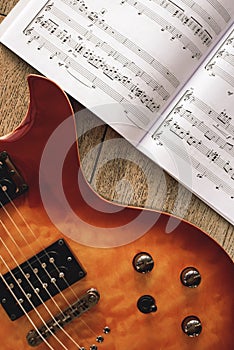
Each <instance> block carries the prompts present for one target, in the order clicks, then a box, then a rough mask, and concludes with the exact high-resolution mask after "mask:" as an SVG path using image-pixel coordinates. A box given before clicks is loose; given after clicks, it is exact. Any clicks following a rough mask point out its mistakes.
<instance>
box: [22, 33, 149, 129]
mask: <svg viewBox="0 0 234 350" xmlns="http://www.w3.org/2000/svg"><path fill="white" fill-rule="evenodd" d="M26 30H27V35H31V37H30V39H29V40H28V43H29V44H31V43H32V42H33V41H34V40H35V41H37V42H38V49H39V50H40V49H42V48H43V49H46V50H47V51H48V52H49V55H50V56H49V58H50V59H54V58H57V59H58V65H59V66H60V67H61V68H62V67H63V68H65V69H66V71H67V72H68V73H69V74H70V75H72V76H73V77H74V78H76V79H77V80H78V81H80V82H81V83H83V79H82V78H84V79H86V80H87V81H88V82H90V86H89V87H90V88H93V89H94V88H99V89H100V90H101V91H103V92H105V93H106V94H107V95H108V96H109V97H111V98H112V99H113V100H115V101H116V102H117V103H119V104H120V105H122V106H123V108H124V110H125V114H126V116H128V112H129V113H131V114H132V115H134V120H135V124H136V125H137V126H138V127H140V128H142V126H141V125H143V127H145V128H146V127H147V125H148V124H149V122H150V120H149V118H148V117H147V116H146V115H145V114H144V113H142V112H141V111H140V110H139V109H138V108H137V107H136V106H135V105H133V104H132V103H130V102H129V101H128V100H127V99H126V98H125V97H124V96H122V95H121V94H119V93H118V92H117V91H116V90H114V89H113V88H112V87H111V86H110V85H108V84H107V83H105V82H104V81H103V80H101V79H100V78H98V77H97V76H96V75H95V74H93V73H91V72H90V71H89V70H87V69H86V68H85V67H83V66H82V65H81V64H79V63H78V62H77V61H76V60H75V59H73V58H72V57H71V56H69V55H67V54H66V53H64V52H62V51H60V49H59V48H58V47H56V46H55V45H54V44H52V43H51V42H50V41H48V40H47V39H46V38H44V37H43V36H42V35H39V34H38V33H37V32H36V31H34V30H33V29H31V30H30V32H29V29H26ZM71 70H74V72H75V74H73V73H72V71H71ZM114 74H115V73H114ZM112 75H113V69H112V67H109V66H107V67H106V71H105V76H107V77H109V78H110V79H112V78H111V77H112ZM122 83H123V84H124V82H122ZM84 85H85V84H84ZM127 88H128V89H129V87H127ZM138 97H139V96H138ZM144 103H148V102H147V101H144ZM131 121H132V116H131ZM139 122H140V123H141V125H139ZM146 129H147V128H146ZM146 129H145V130H146Z"/></svg>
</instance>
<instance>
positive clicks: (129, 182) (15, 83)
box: [0, 0, 234, 258]
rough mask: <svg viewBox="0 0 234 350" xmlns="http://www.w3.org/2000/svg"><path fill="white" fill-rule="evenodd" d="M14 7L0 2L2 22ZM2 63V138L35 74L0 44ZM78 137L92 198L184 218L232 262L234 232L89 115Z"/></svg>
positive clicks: (8, 0)
mask: <svg viewBox="0 0 234 350" xmlns="http://www.w3.org/2000/svg"><path fill="white" fill-rule="evenodd" d="M17 2H18V1H17V0H0V20H1V21H2V20H3V19H4V17H5V16H6V15H7V14H8V13H9V11H10V10H11V9H12V8H13V6H14V5H15V4H16V3H17ZM0 62H1V64H0V67H1V68H0V69H1V71H0V76H1V82H0V96H1V99H0V120H1V123H0V136H1V135H4V134H6V133H8V132H9V131H11V130H13V129H14V128H15V127H16V126H17V125H18V124H19V123H20V121H21V120H22V118H23V117H24V115H25V113H26V110H27V107H28V103H29V95H28V87H27V83H26V77H27V75H28V74H30V73H38V72H36V71H35V70H34V69H33V68H32V67H30V66H29V65H28V64H26V63H25V62H23V61H22V60H21V59H19V58H18V57H17V56H16V55H14V54H13V53H12V52H10V51H9V50H8V49H6V48H5V47H4V46H3V45H1V44H0ZM73 102H74V101H73ZM74 105H75V107H76V109H78V110H79V109H81V108H82V106H80V105H79V104H78V103H75V102H74ZM82 114H83V115H82ZM84 114H85V116H84ZM78 132H79V150H80V157H81V164H82V168H83V172H84V174H85V177H86V179H87V180H88V181H89V183H90V184H91V186H92V187H93V189H94V190H95V191H96V192H98V193H99V194H100V195H101V196H103V197H105V198H106V199H109V200H111V201H115V202H118V203H123V204H125V205H133V206H141V207H142V206H143V207H148V208H153V209H157V210H160V211H165V212H169V213H172V214H175V215H176V216H179V217H182V218H184V219H185V220H187V221H189V222H191V223H193V224H195V225H196V226H198V227H200V228H201V229H202V230H204V231H206V232H207V233H208V234H209V235H210V236H211V237H213V238H214V239H215V240H216V241H217V242H218V243H219V244H220V245H222V247H223V248H224V249H225V250H226V252H227V253H228V254H229V255H230V256H231V257H232V258H234V249H233V246H234V227H233V226H232V225H231V224H230V223H228V222H227V221H225V220H224V219H223V218H222V217H221V216H220V215H218V214H217V213H216V212H214V211H213V210H212V209H211V208H209V207H208V206H207V205H206V204H204V203H203V202H202V201H201V200H199V199H198V198H197V197H195V196H194V195H192V194H191V193H190V192H189V191H188V190H186V189H185V188H183V186H181V185H179V184H178V183H177V182H176V181H175V180H174V179H172V178H171V177H170V176H169V175H167V174H166V173H165V172H164V171H163V170H162V169H160V168H159V167H158V166H157V165H156V164H154V163H153V162H152V161H150V160H149V159H148V158H147V157H145V156H144V155H142V154H141V153H140V152H138V151H137V150H136V149H134V147H132V146H131V145H130V144H129V143H128V142H127V141H125V140H124V139H123V138H121V137H120V136H119V135H118V134H117V133H116V132H115V131H113V130H112V129H111V128H110V127H108V126H107V125H105V124H103V123H102V122H101V121H100V120H99V119H98V118H97V117H96V116H94V115H92V114H91V113H88V111H86V113H80V116H79V131H78ZM110 145H111V147H110Z"/></svg>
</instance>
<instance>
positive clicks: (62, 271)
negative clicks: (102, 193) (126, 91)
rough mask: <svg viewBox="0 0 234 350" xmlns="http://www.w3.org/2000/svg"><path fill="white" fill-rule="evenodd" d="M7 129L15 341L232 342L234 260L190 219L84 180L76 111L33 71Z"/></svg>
mask: <svg viewBox="0 0 234 350" xmlns="http://www.w3.org/2000/svg"><path fill="white" fill-rule="evenodd" d="M29 88H30V106H29V110H28V113H27V116H26V117H25V119H24V121H23V123H22V124H21V125H20V126H19V127H18V128H17V129H16V130H15V131H14V132H13V133H12V134H10V135H8V136H6V137H4V138H1V139H0V152H1V153H0V195H1V197H0V198H1V209H0V273H1V275H0V277H1V278H0V301H1V307H0V320H1V325H0V339H1V349H4V350H13V349H17V350H26V349H27V350H30V349H32V348H35V349H37V348H38V350H45V349H55V350H60V349H69V350H74V349H83V350H84V349H86V350H89V349H91V350H92V349H93V350H95V349H103V350H140V349H146V350H150V349H157V350H177V349H178V350H184V349H186V350H211V349H212V350H221V349H222V350H231V349H232V348H233V347H232V346H233V330H232V328H233V310H234V309H233V263H232V261H231V259H230V258H229V257H228V255H227V254H226V253H225V252H224V250H223V249H222V248H221V247H220V246H219V245H218V244H217V243H215V242H214V241H213V240H212V239H211V238H210V237H208V236H207V235H206V234H205V233H204V232H202V231H201V230H199V229H198V228H196V227H194V226H192V225H190V224H189V223H187V222H184V221H182V220H179V219H177V218H174V217H171V216H169V215H167V214H163V213H158V212H156V211H150V210H145V209H139V208H131V207H127V208H124V207H122V206H119V205H114V204H112V203H109V202H107V201H105V200H103V199H102V198H100V197H99V196H98V195H97V194H95V193H94V192H93V191H92V189H91V188H90V186H89V185H88V184H87V183H86V181H85V179H84V178H83V175H82V172H81V170H80V166H79V159H78V151H77V144H76V141H75V140H76V133H75V123H74V116H73V112H72V108H71V105H70V103H69V100H68V99H67V97H66V95H65V94H64V93H63V92H62V91H61V90H60V88H59V87H58V86H57V85H55V84H54V83H53V82H51V81H49V80H47V79H46V78H43V77H39V76H30V77H29Z"/></svg>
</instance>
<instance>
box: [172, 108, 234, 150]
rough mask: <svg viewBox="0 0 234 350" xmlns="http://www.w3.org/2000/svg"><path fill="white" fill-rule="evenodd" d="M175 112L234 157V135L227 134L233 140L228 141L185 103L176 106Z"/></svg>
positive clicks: (227, 137)
mask: <svg viewBox="0 0 234 350" xmlns="http://www.w3.org/2000/svg"><path fill="white" fill-rule="evenodd" d="M174 114H178V115H179V116H180V117H182V118H184V119H185V120H187V121H188V122H189V123H190V124H191V125H192V126H193V127H195V128H196V129H198V130H199V131H201V132H202V133H203V135H204V137H205V138H206V139H207V140H209V141H211V142H213V143H215V144H216V145H217V146H218V147H219V148H221V149H223V150H225V151H226V152H227V153H228V154H230V155H231V156H232V157H234V136H232V135H227V136H226V139H227V140H231V141H232V142H229V141H226V140H225V139H223V138H222V137H220V135H218V134H217V133H216V132H215V131H213V130H211V129H210V128H209V127H208V126H207V125H205V123H204V121H202V120H200V119H199V118H197V117H196V116H195V115H194V114H193V113H192V111H189V110H187V109H185V108H183V105H181V106H178V107H176V109H174Z"/></svg>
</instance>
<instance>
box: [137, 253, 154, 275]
mask: <svg viewBox="0 0 234 350" xmlns="http://www.w3.org/2000/svg"><path fill="white" fill-rule="evenodd" d="M132 263H133V266H134V269H135V270H136V271H137V272H139V273H147V272H150V271H152V270H153V267H154V260H153V258H152V256H151V255H150V254H148V253H139V254H137V255H136V256H135V257H134V259H133V262H132Z"/></svg>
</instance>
